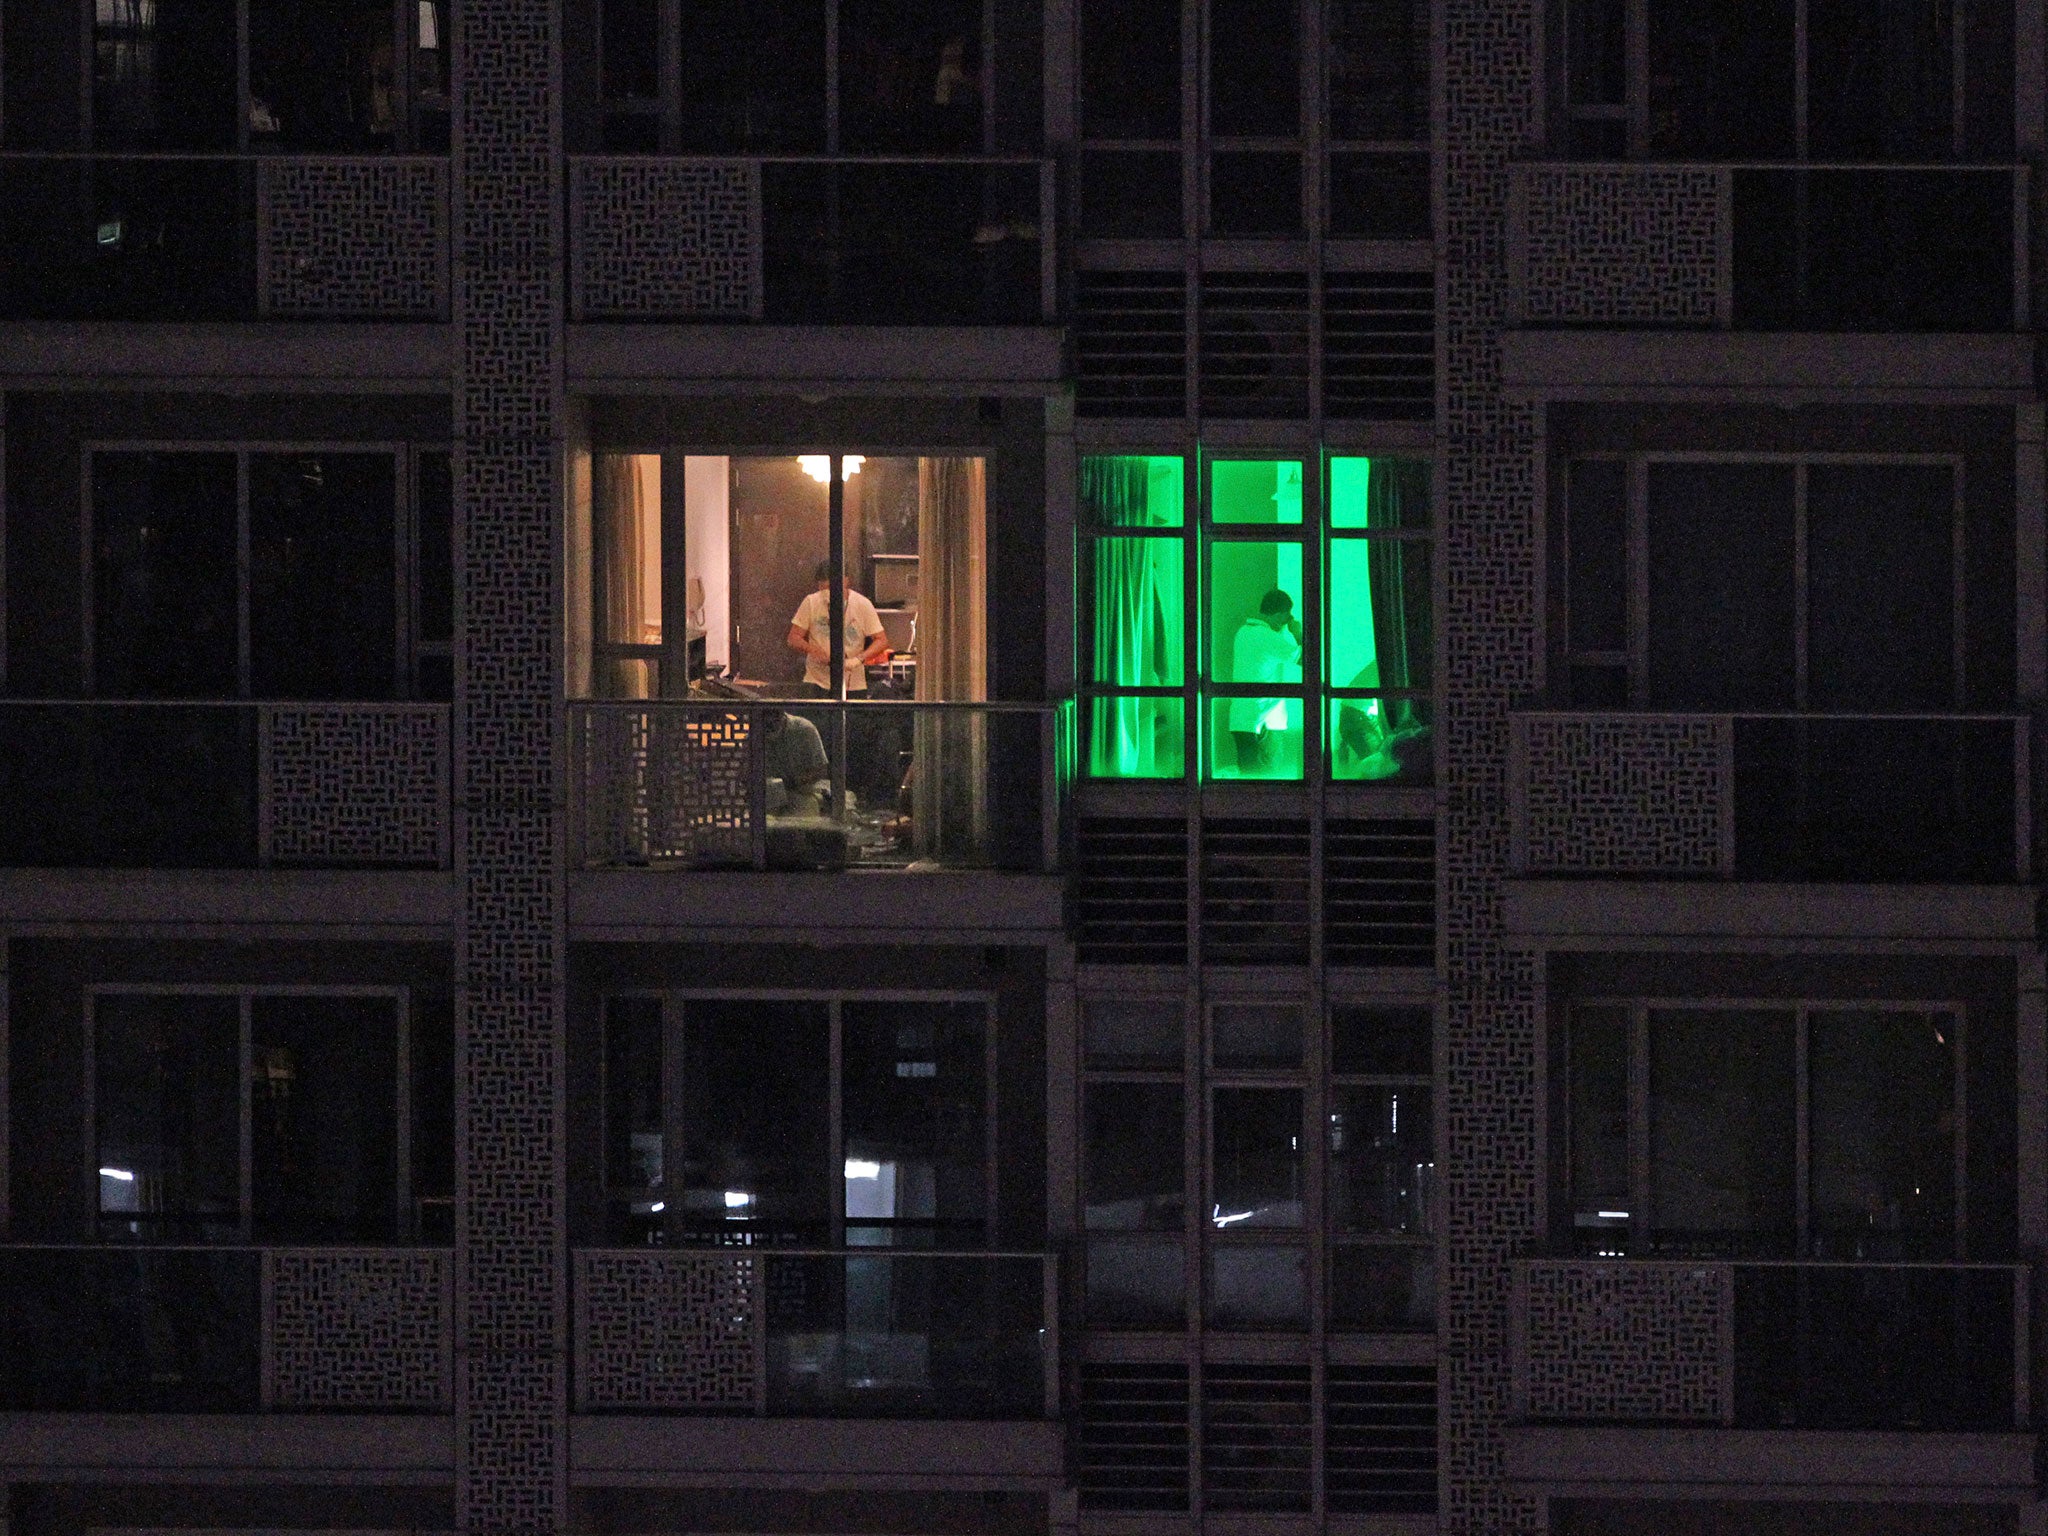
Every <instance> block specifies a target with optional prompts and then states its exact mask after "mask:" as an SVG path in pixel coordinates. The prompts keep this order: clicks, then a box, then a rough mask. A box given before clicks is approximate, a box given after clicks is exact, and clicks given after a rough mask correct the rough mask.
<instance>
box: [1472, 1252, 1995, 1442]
mask: <svg viewBox="0 0 2048 1536" xmlns="http://www.w3.org/2000/svg"><path fill="white" fill-rule="evenodd" d="M2027 1312H2028V1271H2027V1269H2026V1267H2025V1266H2024V1265H2017V1264H1862V1263H1859V1264H1841V1263H1826V1262H1806V1261H1781V1262H1767V1261H1747V1260H1744V1261H1727V1260H1712V1259H1702V1260H1690V1259H1669V1260H1665V1259H1659V1260H1636V1259H1530V1260H1525V1261H1523V1262H1521V1263H1520V1264H1518V1265H1517V1266H1516V1271H1515V1294H1514V1316H1513V1328H1514V1334H1513V1351H1514V1354H1513V1367H1514V1392H1515V1404H1516V1412H1517V1414H1518V1416H1519V1417H1521V1418H1522V1419H1524V1420H1525V1421H1528V1422H1534V1423H1567V1424H1569V1423H1578V1424H1644V1425H1648V1424H1665V1425H1669V1424H1696V1425H1702V1426H1733V1427H1735V1428H1741V1429H1819V1430H1929V1431H1940V1430H1947V1431H1971V1430H1974V1431H1998V1430H2014V1429H2024V1428H2026V1427H2027V1420H2028V1403H2029V1388H2028V1342H2027V1340H2028V1334H2027V1327H2028V1324H2027Z"/></svg>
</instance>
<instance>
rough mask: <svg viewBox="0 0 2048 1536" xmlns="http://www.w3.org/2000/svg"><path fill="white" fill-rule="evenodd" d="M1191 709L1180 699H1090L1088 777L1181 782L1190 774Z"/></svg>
mask: <svg viewBox="0 0 2048 1536" xmlns="http://www.w3.org/2000/svg"><path fill="white" fill-rule="evenodd" d="M1186 733H1187V706H1186V704H1185V703H1184V702H1183V701H1182V700H1180V699H1132V698H1112V699H1091V700H1090V701H1089V704H1088V775H1089V777H1090V778H1096V779H1178V778H1181V777H1183V776H1184V775H1185V774H1186V773H1187V735H1186Z"/></svg>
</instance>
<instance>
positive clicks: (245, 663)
mask: <svg viewBox="0 0 2048 1536" xmlns="http://www.w3.org/2000/svg"><path fill="white" fill-rule="evenodd" d="M78 453H79V457H78V466H79V473H78V496H79V546H78V548H79V614H80V620H79V626H80V633H79V687H80V690H81V692H80V697H81V698H86V699H94V698H98V697H100V693H99V686H98V666H97V662H98V658H97V636H98V623H99V615H98V611H97V610H98V587H99V567H98V561H97V559H96V558H95V553H94V551H95V548H96V536H97V531H98V529H97V520H96V518H95V516H94V507H93V459H94V456H95V455H98V454H108V455H113V454H156V455H165V456H169V455H175V454H192V455H202V454H206V455H232V456H233V457H234V460H235V550H236V554H235V565H236V569H235V578H234V579H235V630H236V633H235V691H234V693H233V694H232V695H231V696H230V697H231V698H232V700H233V701H235V702H245V701H256V696H255V695H254V694H253V693H252V692H251V691H250V670H251V653H250V644H251V639H250V631H249V609H250V594H249V581H250V572H249V517H250V506H249V461H250V459H251V458H255V457H261V456H267V455H279V456H289V455H307V456H316V455H320V454H349V455H354V456H368V455H382V456H384V457H386V458H388V459H389V460H390V461H391V472H392V576H393V590H392V619H393V625H394V633H393V635H392V658H393V667H392V676H391V690H390V692H389V693H388V694H386V695H385V696H384V698H382V699H366V700H359V701H353V702H361V703H383V702H387V701H389V702H403V701H406V700H416V699H420V698H423V697H424V696H425V693H424V690H423V688H422V686H421V668H420V662H421V660H422V659H423V658H431V657H437V656H445V657H447V658H448V659H449V661H450V664H451V666H452V664H453V659H454V654H455V638H454V636H453V635H451V636H450V638H449V639H448V640H447V641H435V642H421V641H419V640H417V638H416V637H417V636H418V635H419V632H420V631H419V627H418V623H419V592H420V579H419V577H420V570H421V567H422V564H423V561H422V558H421V549H420V543H419V518H418V508H419V503H418V492H419V462H420V460H422V459H423V458H426V457H429V456H431V455H434V454H437V453H438V454H447V455H449V460H450V465H449V469H450V493H451V500H452V499H455V498H456V497H457V495H458V494H459V488H458V487H456V486H455V485H454V483H453V476H454V461H453V454H452V450H451V449H449V448H448V446H447V445H445V444H429V443H414V442H407V441H403V440H398V439H391V438H380V439H365V440H362V441H356V442H350V441H345V440H340V439H309V440H305V441H296V442H294V441H282V440H271V439H253V438H244V439H225V440H214V439H204V438H199V439H165V440H147V439H128V438H88V439H86V440H85V441H83V442H81V443H80V444H79V449H78ZM450 531H451V534H452V532H453V519H452V518H451V526H450ZM449 560H450V569H451V572H452V571H453V570H454V569H455V565H456V561H455V552H454V550H453V549H451V550H450V552H449ZM459 584H460V578H459V575H458V576H457V586H458V588H459ZM453 617H454V619H455V628H456V630H457V631H458V632H459V630H460V629H461V623H462V616H461V606H460V598H459V593H458V595H457V597H456V603H455V612H454V615H453ZM191 702H203V701H201V700H197V699H195V700H193V701H191ZM335 702H351V701H345V700H342V701H335Z"/></svg>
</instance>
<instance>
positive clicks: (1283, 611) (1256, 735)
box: [1229, 588, 1301, 776]
mask: <svg viewBox="0 0 2048 1536" xmlns="http://www.w3.org/2000/svg"><path fill="white" fill-rule="evenodd" d="M1230 681H1232V682H1233V683H1298V682H1300V681H1301V625H1300V624H1299V623H1298V622H1297V621H1296V619H1295V617H1294V599H1293V598H1291V597H1289V596H1288V595H1287V594H1286V593H1285V592H1282V591H1280V590H1278V589H1277V588H1276V589H1275V590H1273V591H1271V592H1268V593H1267V594H1266V595H1265V596H1264V597H1262V598H1261V599H1259V611H1258V612H1257V613H1256V614H1254V615H1253V616H1252V617H1250V618H1248V619H1246V620H1245V621H1244V623H1242V624H1241V625H1239V626H1238V630H1237V634H1236V636H1235V637H1234V638H1233V640H1232V642H1231V647H1230ZM1229 721H1230V735H1231V739H1232V740H1233V741H1235V742H1236V743H1237V766H1238V771H1239V772H1241V773H1246V774H1251V775H1253V776H1258V775H1263V774H1265V773H1267V772H1269V771H1271V769H1272V766H1273V740H1272V738H1273V735H1274V733H1275V732H1277V731H1284V730H1286V729H1287V705H1286V704H1285V702H1283V701H1282V700H1280V699H1246V698H1234V699H1232V700H1231V701H1230V710H1229Z"/></svg>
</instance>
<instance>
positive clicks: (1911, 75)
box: [1806, 0, 1974, 161]
mask: <svg viewBox="0 0 2048 1536" xmlns="http://www.w3.org/2000/svg"><path fill="white" fill-rule="evenodd" d="M1961 9H1964V7H1962V6H1959V5H1956V4H1953V3H1944V0H1891V3H1889V4H1886V3H1873V0H1807V9H1806V50H1807V52H1806V60H1807V87H1806V88H1807V98H1806V131H1807V153H1808V155H1809V156H1811V158H1813V159H1815V160H1893V161H1899V160H1905V161H1912V160H1922V161H1925V160H1946V159H1949V158H1950V157H1951V156H1952V155H1953V154H1954V153H1955V147H1956V146H1955V83H1954V82H1955V69H1956V63H1957V60H1956V37H1955V23H1956V12H1957V11H1958V10H1961ZM1973 84H1974V82H1973Z"/></svg>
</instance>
